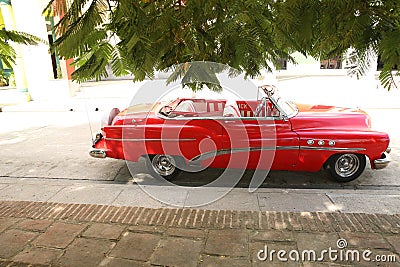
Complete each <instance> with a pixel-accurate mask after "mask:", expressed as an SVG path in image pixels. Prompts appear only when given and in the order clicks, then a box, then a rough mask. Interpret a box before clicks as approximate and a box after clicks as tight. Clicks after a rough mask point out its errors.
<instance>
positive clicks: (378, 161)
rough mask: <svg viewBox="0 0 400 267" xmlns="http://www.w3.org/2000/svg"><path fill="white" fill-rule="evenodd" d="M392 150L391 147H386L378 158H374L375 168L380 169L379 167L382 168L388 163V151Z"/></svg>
mask: <svg viewBox="0 0 400 267" xmlns="http://www.w3.org/2000/svg"><path fill="white" fill-rule="evenodd" d="M391 151H392V149H391V148H390V147H388V148H387V149H386V152H384V153H383V154H382V156H381V158H380V159H376V160H374V165H375V169H377V170H380V169H384V168H386V167H387V166H388V165H389V163H390V159H389V155H388V154H389V153H390V152H391Z"/></svg>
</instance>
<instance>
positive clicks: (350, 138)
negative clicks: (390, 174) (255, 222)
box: [90, 86, 390, 182]
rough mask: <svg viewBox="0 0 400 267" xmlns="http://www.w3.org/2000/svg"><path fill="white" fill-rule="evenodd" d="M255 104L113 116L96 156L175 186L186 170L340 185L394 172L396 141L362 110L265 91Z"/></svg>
mask: <svg viewBox="0 0 400 267" xmlns="http://www.w3.org/2000/svg"><path fill="white" fill-rule="evenodd" d="M259 90H260V92H261V93H260V96H259V97H258V98H257V99H256V100H238V99H236V100H232V99H203V98H178V99H175V100H174V101H172V102H170V103H168V104H167V105H165V103H157V104H156V105H150V106H151V108H149V107H150V106H149V107H147V111H145V110H146V109H140V108H139V109H138V107H131V108H128V109H125V110H123V111H122V112H119V110H117V109H114V110H113V111H112V112H111V113H110V115H109V117H108V118H107V120H106V123H105V124H104V125H103V127H102V132H101V133H99V134H97V135H96V139H95V141H94V144H93V148H92V149H91V150H90V155H91V156H93V157H97V158H105V157H111V158H116V159H125V160H129V161H134V162H136V161H138V159H139V158H140V157H142V156H144V157H146V159H147V162H146V163H147V165H148V168H149V171H150V173H151V174H153V175H159V176H162V177H164V178H166V179H172V178H173V177H174V176H176V175H177V174H178V173H179V170H186V168H189V167H193V168H196V167H197V168H201V167H212V168H245V169H271V170H289V171H310V172H316V171H319V170H320V169H321V168H326V169H328V170H329V172H330V173H331V175H332V176H333V177H334V178H335V179H336V180H337V181H340V182H347V181H351V180H353V179H355V178H357V177H358V176H360V175H361V173H362V172H363V171H364V168H365V166H366V159H367V158H368V159H369V161H370V163H371V168H372V169H382V168H385V167H386V166H387V165H388V164H389V162H390V161H389V158H388V155H387V154H388V153H390V148H389V137H388V134H386V133H383V132H377V131H373V130H372V129H371V125H370V124H371V123H370V118H369V116H368V115H367V114H366V113H365V112H363V111H362V110H359V109H349V108H338V107H333V106H322V105H301V104H294V103H292V102H290V101H285V100H283V99H282V98H279V97H278V96H277V94H276V93H275V89H274V87H271V86H262V87H260V88H259Z"/></svg>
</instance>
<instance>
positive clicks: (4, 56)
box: [0, 30, 45, 68]
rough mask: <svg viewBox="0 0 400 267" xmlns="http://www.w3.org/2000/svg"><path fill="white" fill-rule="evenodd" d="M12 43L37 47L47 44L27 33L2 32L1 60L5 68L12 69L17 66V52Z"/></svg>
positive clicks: (0, 40) (0, 32) (0, 34)
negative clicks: (40, 44) (42, 43)
mask: <svg viewBox="0 0 400 267" xmlns="http://www.w3.org/2000/svg"><path fill="white" fill-rule="evenodd" d="M10 42H14V43H18V44H23V45H37V44H39V43H40V42H45V41H43V40H42V39H40V38H38V37H36V36H33V35H31V34H28V33H25V32H18V31H7V30H0V59H1V60H2V62H3V64H4V65H5V67H8V68H11V67H12V66H13V65H14V64H15V57H16V52H15V50H14V48H13V47H12V46H11V45H10Z"/></svg>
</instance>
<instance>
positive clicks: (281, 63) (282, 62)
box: [276, 58, 287, 70]
mask: <svg viewBox="0 0 400 267" xmlns="http://www.w3.org/2000/svg"><path fill="white" fill-rule="evenodd" d="M276 69H277V70H287V59H283V58H281V59H279V61H278V66H276Z"/></svg>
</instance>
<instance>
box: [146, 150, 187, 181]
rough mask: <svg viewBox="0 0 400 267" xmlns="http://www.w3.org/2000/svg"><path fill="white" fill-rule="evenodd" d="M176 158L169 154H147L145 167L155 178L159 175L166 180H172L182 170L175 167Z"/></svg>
mask: <svg viewBox="0 0 400 267" xmlns="http://www.w3.org/2000/svg"><path fill="white" fill-rule="evenodd" d="M177 160H178V159H176V158H175V157H173V156H170V155H148V156H147V157H146V167H147V170H148V171H149V172H150V174H151V175H152V176H154V177H156V178H159V177H160V176H161V177H163V178H164V179H166V180H172V179H174V178H175V177H177V176H178V175H179V174H180V173H181V172H182V171H181V170H180V169H179V168H178V167H177Z"/></svg>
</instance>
